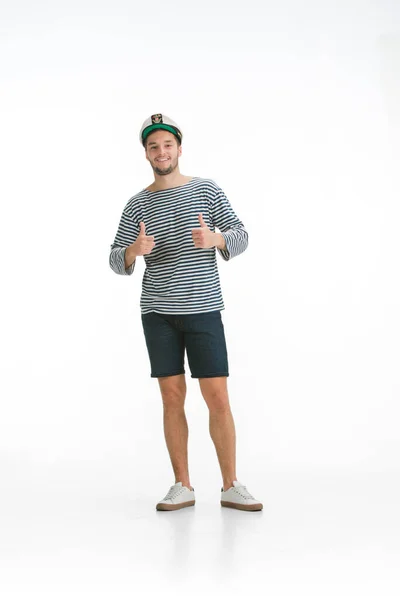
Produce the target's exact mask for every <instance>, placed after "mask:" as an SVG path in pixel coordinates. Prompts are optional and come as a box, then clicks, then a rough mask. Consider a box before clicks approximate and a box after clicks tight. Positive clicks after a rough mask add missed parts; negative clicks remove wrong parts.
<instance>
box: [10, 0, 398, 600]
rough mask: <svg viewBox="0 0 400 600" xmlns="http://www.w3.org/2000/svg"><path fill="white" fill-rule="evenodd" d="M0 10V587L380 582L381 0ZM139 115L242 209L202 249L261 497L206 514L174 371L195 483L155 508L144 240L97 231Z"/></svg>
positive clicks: (385, 255)
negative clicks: (241, 227) (129, 266)
mask: <svg viewBox="0 0 400 600" xmlns="http://www.w3.org/2000/svg"><path fill="white" fill-rule="evenodd" d="M0 32H1V46H0V52H1V58H2V60H1V87H0V103H1V150H0V152H1V153H0V160H1V173H2V174H1V183H0V185H1V220H0V228H1V231H0V241H1V263H2V277H1V288H2V294H1V299H2V309H1V342H2V343H1V383H0V385H1V389H0V392H1V419H0V471H1V472H0V506H1V508H2V510H1V517H0V518H2V519H3V521H4V522H3V525H2V530H3V534H2V541H1V540H0V569H1V570H2V571H3V574H2V577H1V578H0V579H1V581H2V583H0V590H1V589H2V588H3V590H2V596H3V597H4V598H5V599H7V600H9V599H10V600H11V599H14V598H29V600H30V599H31V598H36V597H37V598H42V599H43V598H57V599H61V598H72V597H73V598H92V597H93V598H95V597H96V598H103V597H104V598H117V597H118V598H119V599H121V600H122V599H125V598H136V597H142V596H143V597H152V596H151V593H153V594H154V595H155V594H156V592H157V593H159V594H160V596H161V597H163V596H162V595H163V594H164V597H167V595H168V593H171V594H172V595H171V597H174V594H176V593H177V592H178V591H182V593H183V592H186V593H189V592H190V590H191V591H192V594H193V593H194V592H195V591H196V590H197V591H199V590H200V589H202V588H201V585H203V586H204V589H203V591H204V593H206V594H207V595H211V596H212V593H213V591H214V592H215V593H217V591H216V590H217V589H218V594H219V596H220V597H221V594H222V593H223V591H224V590H225V591H226V593H227V594H228V593H229V594H230V597H232V594H234V593H235V591H236V592H237V593H238V594H240V597H244V596H243V594H245V593H246V591H247V592H248V593H249V594H252V595H253V597H257V598H258V597H260V598H261V597H264V595H265V596H266V595H268V596H269V597H270V598H272V599H274V598H281V597H282V598H296V599H297V598H300V597H301V598H303V597H304V598H308V599H310V598H314V597H315V598H319V599H321V598H328V597H329V598H331V597H332V598H338V597H340V598H358V597H360V598H398V597H399V593H400V580H399V575H398V567H399V550H398V534H399V527H400V523H399V517H398V510H396V506H397V504H398V501H399V499H400V497H399V496H400V490H399V470H400V438H399V420H400V408H399V399H400V382H399V365H400V345H399V339H400V311H399V302H400V283H399V256H400V238H399V233H398V232H399V219H400V209H399V193H400V177H399V159H400V143H399V135H400V108H399V107H400V5H399V4H398V3H397V2H396V1H395V0H376V1H372V0H365V1H361V0H346V1H344V0H337V1H336V2H328V1H326V0H322V1H319V2H318V1H317V0H314V1H312V0H305V1H303V2H299V1H298V2H296V1H295V0H281V1H280V2H270V1H266V2H256V1H254V0H250V1H249V2H246V3H242V2H241V3H238V2H230V3H228V2H221V1H214V2H208V0H207V1H206V2H202V3H190V2H183V1H182V2H177V1H174V0H173V1H171V2H168V3H165V2H153V3H151V4H148V5H145V4H144V3H140V4H138V3H136V2H132V1H131V2H127V1H126V2H123V1H115V2H100V3H95V2H89V1H87V0H86V1H84V2H69V3H62V2H54V3H50V2H35V3H28V2H27V1H26V0H25V2H13V3H9V5H8V7H2V10H1V18H0ZM156 112H161V113H165V114H167V115H169V116H171V117H172V118H173V119H174V120H175V121H177V123H179V124H180V126H181V128H182V130H183V155H182V158H181V159H180V170H181V172H182V173H183V174H185V175H192V176H201V177H210V178H212V179H214V180H215V181H216V182H217V183H218V184H219V185H220V186H221V187H222V188H223V190H224V191H225V193H226V195H227V197H228V198H229V200H230V202H231V204H232V206H233V208H234V210H235V211H236V213H237V214H238V216H239V217H240V218H241V220H242V221H243V222H244V224H245V226H246V228H247V230H248V232H249V240H250V241H249V247H248V249H247V250H246V252H245V253H244V254H242V255H240V256H239V257H236V258H235V259H234V260H232V261H231V262H228V263H225V262H224V261H222V260H221V259H220V258H219V259H218V260H219V262H218V264H219V271H220V277H221V281H222V288H223V294H224V300H225V305H226V310H225V311H224V312H223V320H224V324H225V331H226V337H227V342H228V352H229V360H230V373H231V376H230V378H229V390H230V399H231V407H232V412H233V415H234V418H235V424H236V432H237V466H238V468H237V474H238V478H239V479H240V480H241V481H243V482H244V483H245V484H247V485H248V487H249V490H250V491H251V492H253V494H254V495H255V496H256V497H258V498H260V499H261V500H262V501H263V502H264V511H263V512H262V513H259V514H257V515H256V514H245V513H243V514H242V513H238V511H236V512H235V511H230V512H229V511H228V512H229V516H226V513H227V511H226V510H225V512H224V511H222V513H221V511H220V507H219V489H220V486H221V476H220V472H219V466H218V462H217V457H216V454H215V450H214V447H213V445H212V441H211V438H210V436H209V433H208V411H207V409H206V405H205V403H204V401H203V400H202V398H201V396H200V394H199V390H198V383H197V381H196V380H191V379H190V372H189V370H187V374H188V377H187V379H188V381H187V383H188V397H187V402H186V407H187V410H186V413H187V418H188V422H189V431H190V433H189V464H190V475H191V483H192V485H193V486H194V487H195V490H196V494H197V505H196V507H195V510H192V509H188V510H187V511H186V513H185V511H177V513H176V514H174V515H171V514H170V515H165V514H163V515H160V514H158V513H156V511H155V510H154V505H155V503H156V502H157V501H158V500H159V499H160V498H161V497H162V496H163V495H164V494H165V492H166V491H167V489H168V487H169V485H171V484H172V483H173V474H172V469H171V466H170V463H169V457H168V454H167V450H166V446H165V441H164V437H163V431H162V406H161V398H160V395H159V390H158V384H157V381H156V380H151V379H150V376H149V375H150V367H149V361H148V357H147V351H146V347H145V342H144V336H143V332H142V329H141V321H140V309H139V296H140V288H141V278H142V274H143V269H144V264H143V261H138V266H137V268H136V270H135V272H134V274H133V275H132V276H131V277H122V276H117V275H116V274H115V273H113V272H112V271H111V269H110V267H109V264H108V254H109V248H110V244H111V243H112V242H113V240H114V235H115V233H116V229H117V226H118V222H119V218H120V216H121V212H122V210H123V208H124V206H125V204H126V203H127V201H128V199H129V198H130V197H131V196H132V195H134V194H135V193H137V192H138V191H139V190H140V189H142V188H143V187H145V186H146V185H148V184H150V183H151V182H152V180H153V177H152V171H151V168H150V166H149V163H148V162H147V161H146V160H145V157H144V150H143V148H142V147H141V145H140V143H139V139H138V134H139V130H140V127H141V124H142V122H143V121H144V120H145V119H146V118H147V117H148V116H149V115H151V114H153V113H156ZM202 507H203V508H202ZM202 510H203V511H204V512H203V513H202V512H201V511H202ZM196 511H197V512H196ZM178 513H179V514H178ZM161 516H162V519H161V518H160V517H161ZM171 517H173V518H171ZM243 517H245V519H243ZM357 519H359V520H357ZM382 519H383V520H382ZM256 520H257V524H255V521H256ZM165 521H168V523H167V524H166V523H165ZM177 524H178V525H177ZM324 528H325V529H324ZM310 532H314V534H315V535H314V536H313V535H311V534H310ZM322 532H324V533H323V534H322ZM339 532H340V533H339ZM189 533H190V536H189ZM310 535H311V537H310ZM274 536H275V537H274ZM396 536H397V542H396ZM190 540H192V541H190ZM196 544H197V545H196ZM190 552H191V553H190ZM242 553H243V554H242ZM168 556H169V557H171V556H172V557H175V558H176V561H172V559H171V564H170V563H168V562H167V563H166V564H165V562H164V559H165V557H168ZM188 556H189V558H188ZM334 557H336V558H334ZM335 561H336V562H335ZM174 565H175V566H176V567H177V572H176V573H175V574H174V575H172V574H171V573H172V572H173V568H172V567H173V566H174ZM214 571H215V578H214V579H212V577H211V575H210V573H212V572H214ZM205 573H207V574H208V578H207V577H205V576H204V574H205ZM184 574H186V577H187V580H186V582H185V583H184V582H183V581H182V578H183V576H184ZM261 577H262V584H260V581H259V579H260V578H261ZM283 577H284V578H285V579H282V578H283ZM17 580H18V582H17ZM149 586H150V587H149ZM151 586H152V587H151ZM218 586H220V587H218ZM143 590H145V591H143ZM257 594H259V596H258V595H257ZM392 594H393V595H392ZM238 597H239V596H238Z"/></svg>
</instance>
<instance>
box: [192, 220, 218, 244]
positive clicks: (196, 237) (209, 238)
mask: <svg viewBox="0 0 400 600" xmlns="http://www.w3.org/2000/svg"><path fill="white" fill-rule="evenodd" d="M199 223H200V228H197V229H192V238H193V242H194V245H195V247H196V248H213V247H214V246H216V245H217V235H218V234H216V233H213V232H212V231H211V230H210V228H209V227H208V225H207V224H206V222H205V221H204V219H203V215H202V213H200V214H199Z"/></svg>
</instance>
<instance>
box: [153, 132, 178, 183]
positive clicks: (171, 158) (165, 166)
mask: <svg viewBox="0 0 400 600" xmlns="http://www.w3.org/2000/svg"><path fill="white" fill-rule="evenodd" d="M181 154H182V146H178V142H177V139H176V137H175V136H174V134H173V133H170V132H169V131H165V129H156V131H153V133H151V134H150V135H149V136H148V137H147V139H146V159H147V160H148V161H149V163H150V164H151V166H152V169H153V171H154V172H155V173H157V175H169V174H170V173H172V172H173V171H174V170H175V169H176V168H177V166H178V160H179V157H180V156H181Z"/></svg>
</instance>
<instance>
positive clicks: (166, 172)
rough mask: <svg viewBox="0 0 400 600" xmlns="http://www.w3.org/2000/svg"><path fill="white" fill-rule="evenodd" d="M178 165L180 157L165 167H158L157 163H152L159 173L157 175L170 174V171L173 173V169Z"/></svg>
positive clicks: (154, 169)
mask: <svg viewBox="0 0 400 600" xmlns="http://www.w3.org/2000/svg"><path fill="white" fill-rule="evenodd" d="M177 166H178V159H176V161H175V162H174V161H172V160H171V164H170V165H169V167H166V168H165V169H162V168H160V167H158V166H157V165H156V164H154V165H152V167H153V171H154V172H155V173H157V175H169V174H170V173H172V171H175V169H176V167H177Z"/></svg>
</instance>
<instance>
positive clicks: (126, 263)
mask: <svg viewBox="0 0 400 600" xmlns="http://www.w3.org/2000/svg"><path fill="white" fill-rule="evenodd" d="M139 139H140V142H141V144H143V146H144V148H145V155H146V159H147V160H148V161H149V163H150V165H151V167H152V169H153V173H154V181H153V183H152V184H151V185H149V186H148V187H147V188H144V189H142V190H141V191H140V192H139V193H137V194H136V195H135V196H132V198H131V199H130V200H129V201H128V203H127V204H126V206H125V208H124V210H123V213H122V216H121V219H120V223H119V227H118V231H117V234H116V236H115V240H114V243H113V244H112V245H111V250H110V266H111V268H112V270H113V271H114V272H115V273H118V274H120V275H132V273H133V271H134V268H135V263H136V259H137V257H138V256H143V257H144V260H145V263H146V269H145V273H144V276H143V282H142V294H141V300H140V306H141V313H142V315H141V316H142V324H143V331H144V336H145V340H146V346H147V350H148V354H149V359H150V364H151V377H155V378H157V379H158V383H159V387H160V391H161V396H162V401H163V410H164V434H165V440H166V444H167V448H168V452H169V455H170V459H171V463H172V468H173V471H174V474H175V484H174V485H172V486H171V488H170V489H169V491H168V493H167V494H166V496H165V497H164V498H163V499H162V500H161V501H160V502H159V503H158V504H157V506H156V509H157V510H177V509H180V508H184V507H187V506H193V505H194V504H195V496H194V489H193V488H192V487H191V484H190V478H189V469H188V454H187V445H188V425H187V421H186V416H185V411H184V403H185V397H186V382H185V370H184V356H185V350H186V353H187V359H188V363H189V366H190V370H191V376H192V377H193V378H198V379H199V384H200V389H201V393H202V395H203V398H204V400H205V402H206V403H207V406H208V408H209V413H210V414H209V418H210V420H209V424H210V434H211V438H212V440H213V442H214V445H215V449H216V452H217V457H218V460H219V464H220V468H221V473H222V479H223V487H222V488H221V505H222V506H226V507H230V508H236V509H239V510H247V511H254V510H262V508H263V506H262V504H261V502H259V501H258V500H256V499H255V498H254V497H253V496H252V495H251V494H250V493H249V492H248V490H247V488H246V487H245V486H244V485H243V484H242V483H240V481H238V480H237V477H236V470H235V469H236V456H235V453H236V437H235V425H234V421H233V416H232V412H231V409H230V405H229V397H228V390H227V377H228V376H229V371H228V356H227V349H226V343H225V336H224V328H223V324H222V319H221V312H220V311H221V310H223V309H224V304H223V299H222V293H221V286H220V281H219V275H218V268H217V260H216V249H217V250H218V253H219V255H220V256H221V257H222V258H223V259H224V260H226V261H228V260H230V259H231V258H233V257H234V256H237V255H238V254H240V253H241V252H243V251H244V250H245V249H246V248H247V243H248V236H247V232H246V230H245V228H244V226H243V223H242V222H241V221H240V220H239V219H238V217H237V216H236V214H235V213H234V211H233V210H232V207H231V205H230V203H229V201H228V199H227V198H226V196H225V194H224V192H223V191H222V189H221V188H220V187H219V186H218V185H217V184H216V183H215V182H214V181H212V180H211V179H204V178H201V177H189V176H185V175H182V174H181V173H180V170H179V157H180V156H181V155H182V145H181V142H182V132H181V129H180V127H178V125H177V124H176V123H175V122H174V121H173V120H172V119H170V118H169V117H168V116H167V115H164V114H155V115H151V117H149V118H148V119H146V121H145V122H144V123H143V125H142V128H141V130H140V134H139ZM215 227H217V228H218V229H219V230H220V232H216V231H215Z"/></svg>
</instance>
